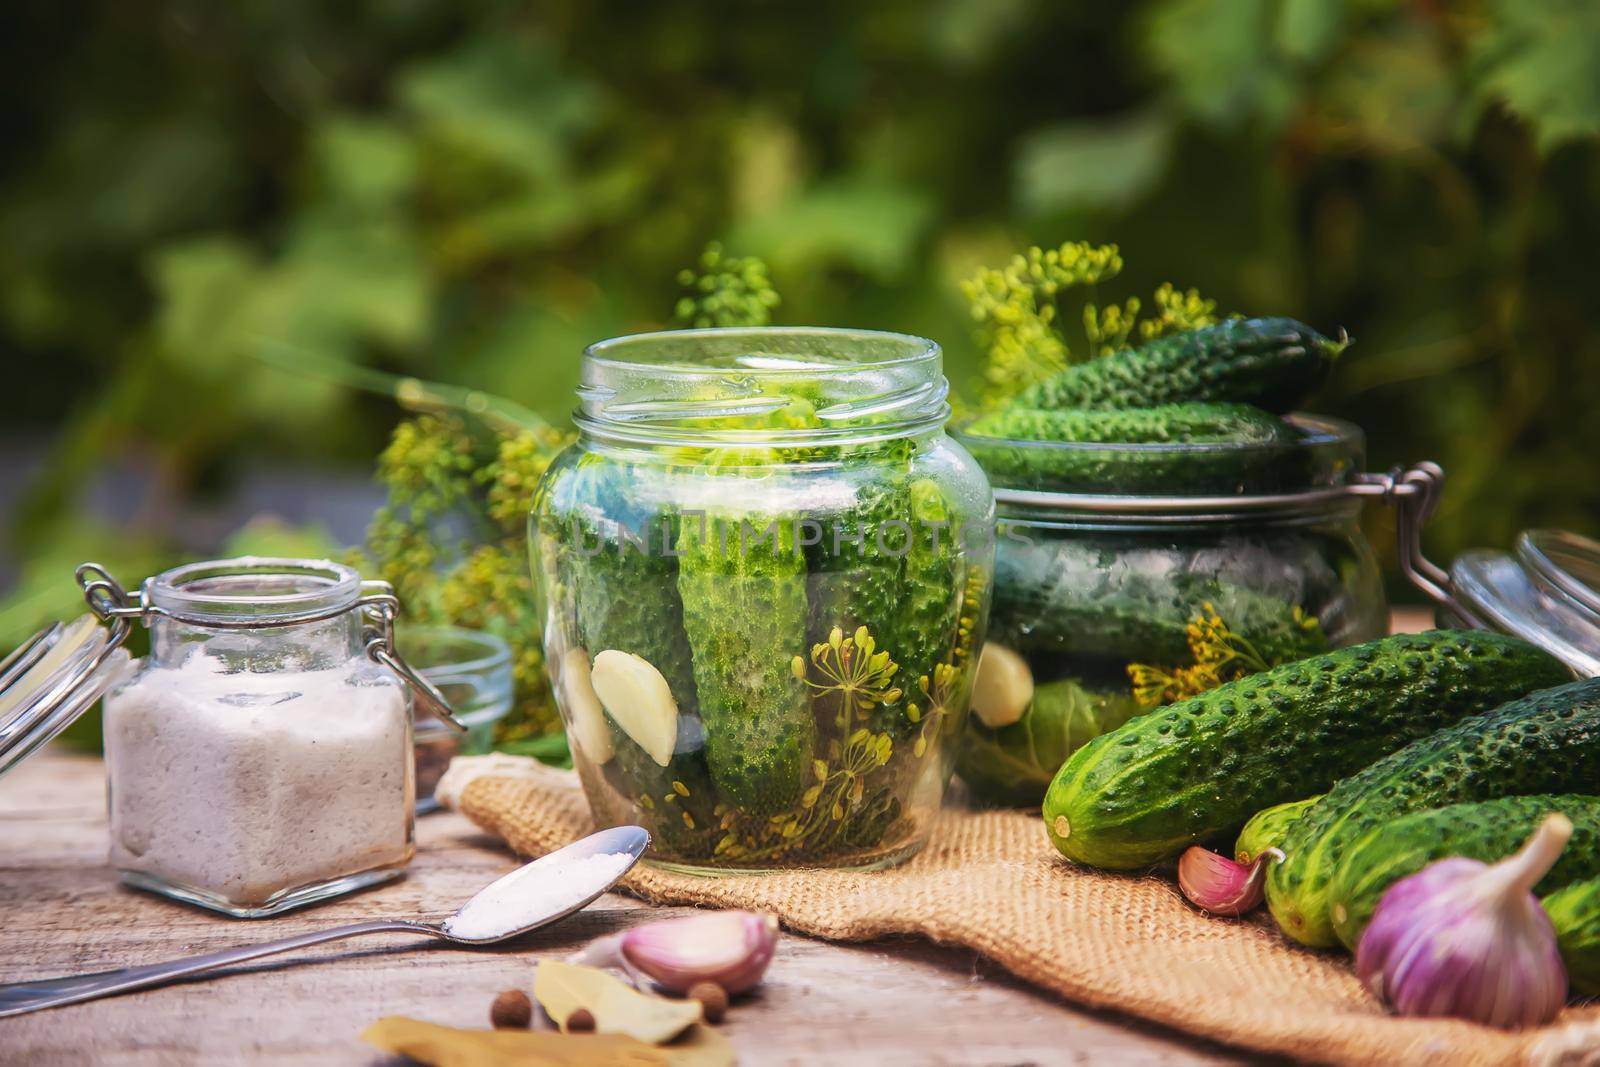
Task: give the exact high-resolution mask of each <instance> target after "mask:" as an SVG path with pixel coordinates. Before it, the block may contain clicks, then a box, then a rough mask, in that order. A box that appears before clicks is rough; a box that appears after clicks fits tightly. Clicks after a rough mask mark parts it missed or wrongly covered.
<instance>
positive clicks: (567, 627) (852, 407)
mask: <svg viewBox="0 0 1600 1067" xmlns="http://www.w3.org/2000/svg"><path fill="white" fill-rule="evenodd" d="M946 392H947V386H946V383H945V379H944V377H943V373H942V369H941V356H940V351H939V348H938V346H937V345H935V344H933V343H932V342H930V341H926V340H923V339H920V338H915V337H908V336H904V335H900V334H891V333H877V332H869V331H856V330H838V329H810V328H748V329H746V328H736V329H712V330H685V331H672V332H664V333H656V334H643V335H638V336H633V337H623V338H618V339H614V340H610V341H604V342H601V343H599V344H596V345H594V346H592V347H591V348H590V349H589V350H588V351H587V352H586V353H585V356H584V361H583V371H582V384H581V386H580V389H579V407H578V410H577V412H576V413H575V416H574V418H575V420H576V423H577V425H578V429H579V439H578V441H577V442H576V443H575V444H574V445H573V446H572V447H571V448H570V449H568V451H567V452H565V453H564V454H563V455H562V456H561V457H560V458H559V459H558V460H557V461H556V462H555V463H554V464H553V465H552V466H551V467H550V469H549V471H548V472H547V473H546V475H545V477H544V479H543V481H542V482H541V483H540V486H539V489H538V491H537V493H536V494H535V499H534V505H533V514H532V521H531V525H530V536H531V538H532V542H533V554H534V560H535V567H536V571H537V574H538V578H539V584H540V594H541V597H542V598H543V609H544V612H545V618H546V625H545V645H546V654H547V661H548V663H549V665H550V670H551V672H552V677H553V682H554V688H555V692H556V695H557V701H558V703H559V705H560V708H561V712H562V715H563V717H564V719H565V722H566V725H567V732H568V739H569V741H570V742H571V748H572V753H573V759H574V762H575V764H576V765H577V769H578V772H579V775H580V777H581V779H582V781H583V786H584V789H585V792H586V794H587V796H588V799H589V802H590V805H591V807H592V808H593V811H594V814H595V817H596V820H597V822H599V823H600V824H601V825H614V824H619V823H625V822H627V823H638V824H640V825H643V826H644V827H646V828H647V829H649V830H650V832H651V834H652V835H653V837H654V845H653V847H652V850H651V856H652V858H653V859H654V860H655V861H656V862H658V863H664V864H667V865H671V866H674V867H677V868H682V869H689V870H726V869H746V870H762V869H776V868H786V867H794V866H827V867H872V866H883V865H888V864H891V863H895V862H898V861H900V860H903V859H905V858H907V857H909V856H910V855H912V854H913V853H914V852H916V850H917V849H918V848H920V847H921V845H922V844H923V843H924V842H925V841H926V839H927V836H928V833H929V830H930V828H931V823H932V819H933V817H934V815H935V813H936V811H937V809H938V807H939V804H940V802H941V800H942V797H943V795H944V791H945V787H946V785H947V783H948V780H949V777H950V774H951V770H952V766H953V762H954V759H955V744H956V742H957V741H958V740H959V739H960V737H961V734H962V731H963V729H964V727H965V724H966V710H967V706H968V700H969V695H970V692H971V686H972V682H973V676H974V672H975V668H976V664H977V656H978V651H979V649H980V648H981V647H982V642H983V636H984V626H985V623H986V619H987V614H988V600H989V589H990V584H991V580H992V574H993V552H994V528H993V522H994V503H993V497H992V496H991V493H990V490H989V485H988V483H987V481H986V480H985V478H984V476H983V473H982V471H981V470H980V469H979V468H978V466H977V465H976V464H975V463H974V462H973V460H972V458H971V457H970V456H969V455H968V454H967V453H966V452H965V450H963V449H962V448H961V447H960V446H958V445H956V444H955V443H954V442H953V441H952V440H951V439H950V438H949V437H947V436H946V435H945V433H944V430H943V426H944V422H945V419H946V418H947V416H948V413H949V408H948V406H947V404H946Z"/></svg>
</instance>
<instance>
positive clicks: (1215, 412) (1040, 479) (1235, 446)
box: [961, 404, 1309, 493]
mask: <svg viewBox="0 0 1600 1067" xmlns="http://www.w3.org/2000/svg"><path fill="white" fill-rule="evenodd" d="M1299 439H1300V435H1299V433H1298V431H1296V430H1295V429H1294V428H1293V427H1291V426H1290V425H1289V424H1288V423H1286V422H1284V421H1283V420H1282V419H1280V418H1278V417H1277V416H1275V415H1269V414H1268V413H1267V412H1265V411H1262V410H1260V409H1259V408H1255V407H1251V406H1250V405H1248V404H1164V405H1162V406H1160V407H1153V408H1135V409H1131V410H1127V411H1117V410H1099V409H1086V408H1064V409H1060V410H1036V409H1033V408H1015V407H1007V408H1003V409H1001V410H999V411H995V412H991V413H990V414H988V415H985V416H983V417H982V418H980V419H978V420H977V421H976V422H974V423H972V424H971V425H970V426H968V427H966V428H965V429H964V430H962V431H961V440H962V442H963V443H964V444H965V445H966V446H967V448H968V449H970V450H971V452H972V455H973V458H975V459H976V460H977V461H978V462H979V464H981V465H982V467H983V469H984V471H985V472H986V473H987V474H988V475H989V478H990V480H991V481H993V482H994V483H995V484H996V485H997V486H1001V487H1005V488H1011V489H1041V490H1053V491H1056V492H1098V493H1135V492H1152V493H1154V492H1163V491H1166V492H1174V493H1179V492H1181V493H1238V492H1262V493H1264V492H1273V491H1276V490H1280V489H1284V488H1287V487H1288V486H1289V485H1290V484H1297V483H1301V482H1304V481H1305V480H1306V478H1308V477H1309V466H1308V461H1307V458H1306V456H1305V455H1304V454H1303V453H1302V452H1300V451H1298V450H1294V449H1289V448H1287V447H1272V446H1288V445H1291V444H1293V443H1295V442H1297V441H1298V440H1299ZM1130 445H1135V446H1159V447H1127V446H1130ZM1181 446H1191V447H1181Z"/></svg>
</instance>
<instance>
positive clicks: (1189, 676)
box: [955, 318, 1387, 805]
mask: <svg viewBox="0 0 1600 1067" xmlns="http://www.w3.org/2000/svg"><path fill="white" fill-rule="evenodd" d="M1344 347H1345V341H1344V340H1343V339H1340V340H1334V339H1330V338H1328V337H1326V336H1324V335H1322V334H1320V333H1318V332H1317V331H1315V330H1313V329H1312V328H1310V327H1308V326H1306V325H1304V324H1303V323H1300V322H1296V321H1294V320H1292V319H1285V318H1268V319H1229V320H1226V321H1223V322H1221V323H1218V324H1216V325H1212V326H1206V327H1202V328H1198V329H1191V330H1187V331H1184V332H1181V333H1175V334H1171V335H1169V336H1166V337H1162V338H1159V339H1157V340H1153V341H1150V342H1147V343H1146V344H1144V345H1142V346H1138V347H1131V348H1125V349H1122V350H1120V351H1117V352H1114V353H1112V354H1109V355H1104V356H1101V357H1099V358H1095V359H1091V360H1089V361H1087V362H1083V363H1078V364H1074V365H1072V366H1069V367H1068V368H1067V369H1065V370H1063V371H1060V372H1057V373H1056V374H1054V375H1052V376H1050V377H1048V378H1045V379H1043V380H1041V381H1038V382H1035V383H1034V384H1033V385H1031V386H1029V387H1027V388H1026V389H1023V390H1022V391H1020V392H1019V393H1017V394H1015V395H1014V396H1013V397H1011V398H1010V399H1009V400H1008V401H1006V402H1005V403H1004V404H1002V405H1000V406H997V407H995V408H993V409H991V410H989V411H986V412H985V413H983V414H982V415H980V416H979V417H977V418H976V419H974V420H972V421H970V422H968V423H966V424H965V425H964V426H963V427H961V428H960V430H959V431H958V432H957V433H956V435H955V436H956V438H957V440H959V441H961V442H962V443H963V444H964V445H966V446H967V448H968V449H969V450H970V451H971V452H972V454H973V455H974V456H975V457H976V458H977V459H978V461H979V463H980V464H981V465H982V466H983V468H984V470H985V472H986V473H987V474H988V476H989V478H990V480H991V482H992V483H993V485H994V488H995V494H996V497H997V498H998V501H999V505H998V522H999V530H998V535H997V543H996V563H995V593H994V610H993V618H992V620H991V624H990V627H989V634H988V636H989V640H988V644H987V646H986V647H985V648H984V650H983V653H982V667H981V669H980V671H979V674H978V678H977V682H976V689H975V693H974V702H973V711H974V715H973V719H972V722H971V724H970V726H969V729H968V736H967V737H966V739H965V740H964V742H963V746H962V747H963V751H962V755H961V761H960V764H959V768H958V773H959V774H960V776H961V778H962V779H963V780H964V781H965V782H966V783H967V785H968V786H969V788H970V789H971V791H972V793H973V794H974V795H975V796H976V798H977V799H979V800H983V801H990V802H996V803H1011V804H1028V805H1032V804H1037V803H1039V802H1040V800H1041V799H1042V798H1043V796H1044V793H1045V789H1046V788H1047V786H1048V785H1049V783H1050V780H1051V778H1052V777H1053V776H1054V774H1055V772H1056V770H1057V769H1058V768H1059V767H1060V766H1061V763H1062V761H1064V760H1065V759H1066V758H1067V757H1068V756H1070V755H1071V754H1072V752H1073V751H1074V750H1076V749H1077V748H1078V747H1079V746H1081V745H1082V744H1083V743H1084V742H1086V741H1088V740H1089V739H1091V738H1093V737H1095V736H1098V735H1100V734H1102V733H1105V732H1107V731H1110V730H1113V729H1115V728H1117V727H1118V726H1120V725H1122V724H1123V723H1125V722H1127V721H1128V720H1130V719H1132V718H1133V717H1135V716H1137V715H1139V714H1142V713H1143V712H1146V711H1149V710H1150V709H1152V708H1155V707H1159V706H1162V705H1164V704H1168V703H1171V702H1173V701H1176V700H1180V699H1183V698H1186V697H1190V696H1193V695H1195V694H1197V693H1201V692H1204V691H1206V690H1209V689H1212V688H1214V687H1216V686H1217V685H1220V684H1222V683H1224V682H1227V681H1230V680H1232V679H1235V678H1239V677H1242V676H1244V675H1248V674H1251V673H1254V672H1256V671H1261V670H1266V669H1268V668H1270V667H1272V666H1275V665H1277V664H1280V663H1286V662H1290V661H1293V660H1297V659H1301V658H1303V657H1305V656H1309V655H1314V654H1317V653H1320V652H1324V651H1327V650H1329V649H1333V648H1338V647H1342V646H1345V645H1349V644H1354V643H1357V642H1360V641H1365V640H1369V639H1371V638H1373V637H1376V636H1378V635H1380V634H1381V633H1383V632H1384V628H1385V627H1386V624H1387V608H1386V604H1385V601H1384V596H1383V589H1382V584H1381V580H1380V576H1379V573H1378V569H1377V565H1376V561H1375V559H1374V557H1373V555H1372V552H1371V549H1370V547H1369V546H1368V544H1367V542H1366V540H1365V538H1364V537H1363V536H1362V534H1361V532H1360V529H1359V526H1358V523H1357V519H1358V515H1359V509H1360V502H1359V500H1357V499H1356V498H1354V497H1353V496H1349V495H1346V494H1344V493H1341V492H1338V491H1336V490H1338V489H1339V487H1341V486H1344V485H1345V484H1346V483H1347V481H1348V480H1349V478H1350V476H1351V475H1352V474H1353V473H1355V472H1359V471H1360V470H1361V467H1362V463H1363V448H1364V446H1363V440H1362V436H1361V433H1360V431H1359V430H1358V429H1357V428H1356V427H1354V426H1350V425H1348V424H1346V423H1342V422H1339V421H1338V420H1334V419H1327V418H1322V417H1318V416H1310V415H1303V414H1292V413H1290V412H1291V409H1293V408H1294V407H1296V406H1297V405H1298V404H1299V403H1301V402H1302V401H1303V400H1304V399H1305V398H1306V397H1307V396H1308V395H1309V394H1310V393H1311V392H1313V391H1314V390H1315V389H1316V388H1317V387H1319V386H1320V385H1321V384H1322V383H1323V382H1324V381H1325V380H1326V379H1327V377H1328V375H1329V373H1330V371H1331V369H1332V368H1333V366H1334V364H1335V362H1336V360H1337V358H1338V356H1339V354H1340V352H1341V351H1342V350H1343V348H1344Z"/></svg>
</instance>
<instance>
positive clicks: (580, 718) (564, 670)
mask: <svg viewBox="0 0 1600 1067" xmlns="http://www.w3.org/2000/svg"><path fill="white" fill-rule="evenodd" d="M561 691H562V694H563V695H564V696H565V697H566V703H567V714H568V715H569V716H570V717H571V720H572V722H571V733H572V740H573V741H574V742H575V743H576V744H577V746H578V749H579V750H580V751H581V752H582V753H583V754H584V755H585V756H586V757H588V759H589V761H590V762H592V763H605V762H606V761H607V760H609V759H610V758H611V757H612V756H613V755H614V754H615V753H614V752H613V750H612V746H611V728H610V727H609V726H607V725H606V715H605V711H604V709H603V708H602V707H601V706H600V697H599V696H598V695H597V694H596V693H595V691H594V683H593V682H592V681H591V680H590V670H589V653H587V652H585V651H584V650H583V649H581V648H572V649H568V650H567V653H566V655H564V656H562V657H561Z"/></svg>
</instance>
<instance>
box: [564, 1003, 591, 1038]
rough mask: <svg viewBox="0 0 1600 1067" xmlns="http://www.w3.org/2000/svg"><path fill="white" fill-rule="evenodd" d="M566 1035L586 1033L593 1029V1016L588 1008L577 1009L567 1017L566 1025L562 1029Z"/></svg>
mask: <svg viewBox="0 0 1600 1067" xmlns="http://www.w3.org/2000/svg"><path fill="white" fill-rule="evenodd" d="M563 1029H564V1030H566V1031H567V1033H569V1034H570V1033H588V1032H589V1031H590V1030H593V1029H594V1014H593V1013H592V1012H591V1011H589V1009H588V1008H579V1009H578V1010H577V1011H575V1012H573V1013H572V1014H571V1015H569V1016H567V1025H566V1026H565V1027H563Z"/></svg>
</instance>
